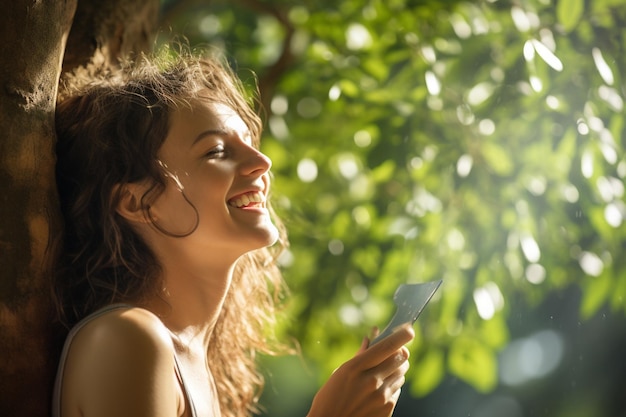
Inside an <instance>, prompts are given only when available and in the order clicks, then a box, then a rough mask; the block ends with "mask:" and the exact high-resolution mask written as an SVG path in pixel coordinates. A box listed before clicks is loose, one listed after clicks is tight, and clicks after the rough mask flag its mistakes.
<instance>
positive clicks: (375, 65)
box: [164, 0, 626, 395]
mask: <svg viewBox="0 0 626 417" xmlns="http://www.w3.org/2000/svg"><path fill="white" fill-rule="evenodd" d="M172 3H176V2H173V1H170V2H165V3H164V7H166V6H168V5H169V6H171V5H172ZM250 4H252V5H253V6H255V7H251V6H250ZM190 16H191V15H189V14H181V15H179V16H178V18H176V17H172V18H171V21H170V23H171V25H172V26H173V27H174V28H175V29H174V32H181V31H185V33H186V35H187V36H188V38H189V39H190V41H191V42H192V43H208V44H210V45H213V46H218V47H221V48H224V49H225V50H226V53H227V54H228V55H229V56H230V57H232V59H233V62H236V65H237V67H238V68H239V69H248V68H252V69H254V70H255V71H257V72H258V73H259V76H260V79H261V82H263V81H264V80H267V79H266V78H264V76H266V75H267V74H270V72H271V70H272V68H275V67H276V62H277V60H279V59H280V58H281V54H283V53H284V51H283V42H284V40H285V37H287V38H288V45H289V47H290V49H289V50H288V51H286V52H285V54H286V57H287V58H289V66H288V67H286V69H283V72H281V74H280V77H279V78H278V79H275V80H274V84H273V85H270V88H265V89H264V90H263V91H264V92H265V93H266V94H269V97H265V98H266V99H267V102H268V104H269V108H268V117H267V130H266V137H265V139H264V145H263V146H264V151H265V152H266V153H268V154H269V155H270V156H271V158H272V159H273V161H274V166H273V172H274V175H275V181H274V184H275V185H274V196H275V199H276V202H277V206H278V211H279V212H280V214H281V216H282V217H283V218H284V219H285V220H286V223H287V226H288V228H289V230H290V237H291V243H292V246H291V249H290V252H289V253H288V254H287V256H284V257H283V258H282V261H283V264H284V270H285V275H286V277H287V279H288V281H289V283H290V286H291V288H292V289H293V298H292V300H291V301H290V307H289V308H290V313H291V314H292V315H293V317H294V318H293V322H292V325H291V326H288V329H287V330H288V331H289V332H290V333H291V334H293V335H295V336H296V337H297V338H298V339H299V340H300V341H301V343H302V346H303V351H304V352H305V353H306V355H307V356H308V357H311V358H313V359H315V360H317V361H318V362H319V363H320V364H324V366H325V367H326V368H325V369H326V371H327V372H329V371H330V370H332V369H333V368H334V367H336V366H337V365H338V364H339V363H341V362H343V361H344V360H345V359H346V358H347V357H349V356H350V355H351V354H352V353H353V352H354V351H355V349H356V346H358V345H359V342H360V338H361V337H362V336H363V335H364V334H366V333H368V329H369V328H370V327H371V326H374V325H383V323H384V322H385V321H386V319H387V318H388V317H389V316H390V315H391V314H392V311H393V305H392V303H391V302H390V300H391V298H392V295H393V292H394V290H395V288H396V287H397V286H398V285H399V284H400V283H403V282H422V281H430V280H435V279H440V278H442V279H443V280H444V284H443V285H442V287H441V289H440V290H439V292H438V294H436V297H435V299H434V300H433V302H431V305H430V306H429V307H428V308H427V309H426V311H425V313H424V316H423V317H422V318H421V319H420V320H419V321H418V324H417V327H416V328H417V331H418V338H417V341H416V342H415V343H414V344H413V345H412V351H413V352H412V355H413V356H412V361H413V362H412V363H413V366H412V369H413V370H415V369H420V370H422V372H420V374H419V377H418V375H417V373H413V374H412V376H410V378H413V384H412V388H413V390H414V392H415V394H419V395H423V394H425V393H427V392H429V391H430V390H432V389H433V388H435V387H436V386H437V385H438V383H439V382H440V380H441V378H442V377H443V375H444V373H445V372H451V373H452V374H454V375H456V376H458V377H459V378H461V379H463V380H465V381H466V382H468V383H470V384H472V385H473V386H474V387H475V388H476V389H477V390H481V391H488V390H490V389H492V388H493V387H494V386H495V384H496V382H497V361H496V355H497V352H498V351H499V350H500V349H501V348H502V347H504V346H505V345H506V343H507V341H508V332H507V318H508V317H509V315H510V314H512V309H511V304H512V303H511V301H512V300H514V299H515V298H517V297H522V298H523V299H525V300H527V301H528V302H530V303H539V302H540V301H541V300H542V299H543V298H544V297H545V296H546V294H548V293H549V292H553V291H559V290H561V289H563V288H565V287H568V286H571V285H576V286H579V287H580V288H581V290H582V293H583V298H582V305H581V307H580V313H581V316H582V317H583V318H585V317H589V316H591V315H592V314H593V313H594V312H596V311H597V310H598V309H599V308H600V307H602V306H604V305H607V304H608V305H610V306H611V307H612V308H613V310H614V311H619V312H624V311H625V310H626V302H625V301H624V296H625V295H626V261H625V258H624V256H622V253H621V252H622V251H623V249H624V244H625V242H626V227H625V224H626V205H625V204H624V178H625V177H626V158H625V157H624V142H623V140H622V137H623V136H624V134H625V133H626V127H625V126H624V94H625V93H626V82H625V80H624V79H623V77H624V74H626V61H625V57H626V54H625V53H624V45H626V29H624V28H626V7H624V1H623V0H594V1H593V2H585V1H584V0H558V1H556V2H554V1H553V2H550V1H549V0H522V1H516V2H508V1H504V0H500V1H498V0H480V1H474V2H467V1H455V2H453V1H448V2H435V1H427V2H415V1H411V0H368V1H366V2H363V1H359V0H346V1H342V2H331V1H319V2H315V3H305V2H302V3H301V4H295V3H293V4H292V3H291V2H286V1H273V2H264V1H261V0H259V1H258V2H257V3H250V2H248V3H243V2H242V3H237V6H232V4H231V3H228V2H223V3H222V2H217V1H216V2H213V3H212V4H211V6H210V7H208V8H198V9H197V10H195V11H194V13H193V16H191V17H190ZM183 22H184V27H183ZM283 58H285V56H283ZM242 74H245V72H242ZM270 81H271V80H270ZM270 81H268V83H269V84H271V83H270ZM261 87H267V86H264V85H261ZM426 370H427V371H426Z"/></svg>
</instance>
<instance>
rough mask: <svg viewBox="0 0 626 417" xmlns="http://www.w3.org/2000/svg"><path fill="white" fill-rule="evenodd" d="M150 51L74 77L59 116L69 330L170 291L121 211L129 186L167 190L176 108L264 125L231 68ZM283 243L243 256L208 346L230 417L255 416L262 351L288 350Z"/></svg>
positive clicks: (61, 280) (58, 271) (57, 290)
mask: <svg viewBox="0 0 626 417" xmlns="http://www.w3.org/2000/svg"><path fill="white" fill-rule="evenodd" d="M169 55H170V56H168V57H167V58H154V57H153V58H145V57H144V58H143V59H141V60H140V61H138V62H136V63H134V64H128V65H125V66H123V68H122V69H120V70H116V71H113V72H108V73H107V74H105V75H100V76H98V77H96V79H90V80H89V82H84V80H82V81H81V80H79V78H78V77H74V78H73V79H72V78H69V81H66V82H65V85H62V89H61V93H60V96H59V97H60V99H59V103H58V106H57V112H56V129H57V136H58V143H57V168H56V176H57V185H58V190H59V197H60V202H61V211H62V214H63V220H64V233H63V235H62V238H61V239H60V243H59V244H58V249H57V251H58V256H57V261H56V268H55V274H54V283H53V284H54V285H53V287H54V298H55V302H56V304H57V310H58V312H59V316H60V320H62V321H63V322H64V323H65V324H66V325H67V326H72V325H74V324H76V323H77V322H78V321H79V320H80V319H82V318H84V317H85V316H87V315H89V314H90V313H92V312H94V311H96V310H98V309H99V308H101V307H104V306H106V305H109V304H112V303H120V302H121V303H130V304H132V303H140V302H141V301H142V300H143V299H144V298H145V297H148V296H155V295H158V293H159V292H160V291H161V289H162V288H163V283H162V279H161V269H160V265H159V261H158V259H157V258H156V256H155V254H154V253H153V252H152V251H151V250H150V248H149V247H148V245H147V244H146V243H145V242H144V241H143V240H142V239H141V237H140V236H139V235H138V234H137V233H135V232H134V231H133V229H132V227H131V226H130V225H129V224H128V223H127V221H126V220H125V219H123V218H122V217H121V216H120V215H119V214H117V212H116V207H117V206H118V204H119V202H120V198H121V187H119V185H120V184H127V183H132V182H136V181H140V180H146V179H148V180H150V181H151V182H152V184H153V186H152V187H151V188H150V190H149V191H148V192H147V193H146V194H145V195H144V196H143V198H142V204H143V205H144V207H147V206H148V205H149V204H150V203H151V202H152V201H154V199H155V198H156V197H158V195H159V194H160V193H161V192H162V191H163V190H164V188H165V183H166V177H165V174H164V172H163V169H162V167H161V166H160V165H159V163H158V158H157V152H158V151H159V149H160V147H161V145H162V144H163V142H164V140H165V138H166V136H167V134H168V131H169V127H170V126H169V125H170V114H171V113H172V112H173V111H174V110H175V109H176V108H177V107H180V106H189V105H190V104H189V103H190V101H192V100H195V99H198V98H200V96H201V99H202V100H210V101H211V102H216V103H222V104H225V105H228V106H229V107H231V108H232V109H234V110H235V111H236V112H238V114H239V115H240V117H241V118H242V119H243V120H244V122H245V123H246V124H247V126H248V128H249V130H250V132H251V135H252V137H253V142H254V144H255V146H258V145H259V139H260V135H261V128H262V123H261V120H260V118H259V116H258V114H257V113H256V111H255V110H254V108H253V103H252V102H251V100H250V99H249V96H248V95H247V94H246V92H245V89H244V88H243V86H242V84H241V82H240V80H239V79H238V78H237V77H236V76H234V75H233V73H232V71H231V70H230V69H229V68H228V66H227V65H224V64H221V63H220V62H219V61H218V60H216V59H214V58H201V57H197V56H193V55H192V54H191V53H183V54H177V55H176V57H174V58H173V57H172V56H171V54H169ZM272 216H273V220H274V223H275V224H276V226H277V227H278V229H279V231H280V232H281V233H280V234H281V237H280V239H279V240H280V244H279V245H275V246H274V247H272V248H264V249H260V250H257V251H254V252H251V253H249V254H247V255H245V256H244V257H243V258H242V259H240V260H239V261H238V264H237V266H236V272H235V276H234V278H233V282H232V285H231V288H230V290H229V293H228V295H227V299H226V302H225V303H224V308H223V309H222V312H221V314H220V318H219V321H218V323H217V325H216V328H215V331H214V332H213V336H212V340H211V341H210V344H209V346H210V347H209V351H208V352H207V355H208V360H209V363H210V364H211V371H212V373H213V376H214V378H215V381H216V384H217V388H218V393H219V401H220V408H221V410H222V414H223V415H225V416H232V417H236V416H237V417H239V416H245V415H249V414H250V413H251V412H256V411H258V410H257V407H258V399H259V396H260V392H261V389H262V386H263V378H262V375H261V374H260V373H259V372H258V370H257V364H256V357H255V355H256V353H257V352H263V353H275V351H276V350H278V351H281V350H283V351H284V349H283V347H282V346H281V345H280V344H279V343H277V342H276V340H275V339H274V338H273V333H272V332H271V331H268V329H271V327H272V326H271V325H272V324H274V322H275V312H276V311H275V310H276V308H277V304H278V302H279V301H280V297H282V295H284V294H285V292H286V287H285V285H284V282H283V280H282V277H281V274H280V271H279V270H278V268H277V266H276V262H275V260H276V256H278V252H279V251H280V250H281V249H282V248H284V246H285V245H286V234H285V232H284V228H283V227H282V224H281V223H280V221H279V219H278V218H276V216H275V215H274V213H273V212H272Z"/></svg>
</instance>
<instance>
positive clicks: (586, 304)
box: [580, 268, 613, 319]
mask: <svg viewBox="0 0 626 417" xmlns="http://www.w3.org/2000/svg"><path fill="white" fill-rule="evenodd" d="M585 280H586V281H585V282H584V283H583V298H582V301H581V305H580V314H581V316H582V317H583V318H586V319H588V318H590V317H591V316H593V315H594V314H595V313H596V311H598V309H600V307H602V306H603V305H604V303H605V302H606V301H607V299H608V297H609V294H610V292H611V287H612V286H613V285H612V284H613V280H612V279H611V273H610V270H609V268H604V270H603V271H602V273H601V274H600V275H598V276H597V277H589V276H588V277H585Z"/></svg>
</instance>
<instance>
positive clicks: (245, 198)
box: [230, 192, 264, 208]
mask: <svg viewBox="0 0 626 417" xmlns="http://www.w3.org/2000/svg"><path fill="white" fill-rule="evenodd" d="M263 201H264V199H263V196H262V195H261V193H257V192H255V193H248V194H244V195H242V196H240V197H237V198H236V199H234V200H231V201H230V205H231V206H234V207H237V208H241V207H247V206H249V205H257V204H259V203H263Z"/></svg>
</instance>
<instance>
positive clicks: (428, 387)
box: [411, 348, 445, 397]
mask: <svg viewBox="0 0 626 417" xmlns="http://www.w3.org/2000/svg"><path fill="white" fill-rule="evenodd" d="M411 369H417V371H415V372H412V375H411V376H412V378H411V393H412V394H414V395H416V396H418V397H423V396H424V395H426V394H428V393H430V392H431V391H432V390H434V389H435V388H437V386H438V385H439V383H440V382H441V380H442V379H443V376H444V374H445V372H444V371H445V360H444V355H443V352H442V351H441V349H434V348H431V349H428V351H426V354H425V355H424V356H423V357H422V358H421V359H420V360H419V362H418V363H416V364H414V365H412V368H411Z"/></svg>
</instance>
